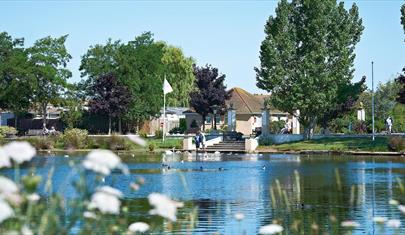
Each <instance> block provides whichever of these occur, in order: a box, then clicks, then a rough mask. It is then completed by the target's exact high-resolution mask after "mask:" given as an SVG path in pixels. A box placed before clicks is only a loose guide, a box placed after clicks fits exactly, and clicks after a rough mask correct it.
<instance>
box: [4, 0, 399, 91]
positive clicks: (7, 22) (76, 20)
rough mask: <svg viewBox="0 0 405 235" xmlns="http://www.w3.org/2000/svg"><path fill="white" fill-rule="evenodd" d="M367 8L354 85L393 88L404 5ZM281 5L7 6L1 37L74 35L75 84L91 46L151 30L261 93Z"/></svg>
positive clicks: (381, 2) (377, 3)
mask: <svg viewBox="0 0 405 235" xmlns="http://www.w3.org/2000/svg"><path fill="white" fill-rule="evenodd" d="M345 2H346V5H347V6H350V5H351V4H352V3H353V2H356V4H357V5H358V6H359V8H360V15H361V17H362V18H363V24H364V26H365V30H364V32H363V35H362V40H361V42H360V43H359V44H358V45H357V48H356V54H357V57H356V61H355V66H354V67H355V69H356V72H355V80H359V79H360V78H361V76H362V75H367V77H368V82H367V84H368V85H369V87H371V61H372V60H373V61H374V63H375V70H374V77H375V81H376V83H377V82H378V81H386V80H388V79H390V78H391V79H392V78H394V77H395V76H396V74H397V73H398V72H400V71H401V69H402V67H404V66H405V42H404V39H405V34H404V32H403V30H402V28H401V25H400V7H401V5H402V4H404V3H405V1H402V0H395V1H390V0H363V1H345ZM276 5H277V1H248V0H245V1H92V0H88V1H84V2H82V1H18V0H15V1H4V0H3V1H0V10H1V14H0V31H7V32H8V33H9V34H11V35H12V36H13V37H24V38H25V39H26V45H27V46H29V45H31V44H32V43H33V42H34V41H35V40H36V39H38V38H41V37H45V36H48V35H51V36H54V37H56V36H60V35H64V34H69V38H68V41H67V48H68V50H69V52H70V53H71V55H72V56H73V59H72V60H71V62H70V63H69V68H70V69H71V70H72V72H73V78H72V79H71V81H72V82H75V81H79V80H80V79H81V78H80V73H79V71H78V68H79V65H80V57H81V55H83V54H84V53H85V52H86V51H87V49H88V47H89V46H90V45H94V44H98V43H105V41H106V40H107V39H108V38H112V39H121V40H123V41H127V40H130V39H133V38H134V37H135V36H136V35H139V34H141V33H142V32H145V31H151V32H153V33H154V35H155V39H156V40H164V41H167V42H168V43H169V44H172V45H175V46H179V47H181V48H182V49H183V51H184V53H185V54H186V55H187V56H192V57H193V58H195V59H196V61H197V63H198V64H199V65H204V64H206V63H209V64H212V65H213V66H215V67H218V68H219V70H220V71H221V72H222V73H224V74H226V76H227V78H226V83H227V86H228V88H231V87H234V86H238V87H242V88H245V89H246V90H248V91H251V92H255V93H264V91H261V90H260V89H258V88H256V85H255V84H256V81H255V80H256V79H255V72H254V70H253V67H254V66H257V65H258V64H259V48H260V43H261V41H262V40H263V38H264V33H263V29H264V24H265V22H266V20H267V18H268V17H269V15H272V14H274V10H275V7H276Z"/></svg>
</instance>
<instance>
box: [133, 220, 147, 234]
mask: <svg viewBox="0 0 405 235" xmlns="http://www.w3.org/2000/svg"><path fill="white" fill-rule="evenodd" d="M128 230H129V231H130V232H133V233H136V232H140V233H144V232H146V231H148V230H149V225H148V224H146V223H144V222H136V223H132V224H131V225H129V227H128Z"/></svg>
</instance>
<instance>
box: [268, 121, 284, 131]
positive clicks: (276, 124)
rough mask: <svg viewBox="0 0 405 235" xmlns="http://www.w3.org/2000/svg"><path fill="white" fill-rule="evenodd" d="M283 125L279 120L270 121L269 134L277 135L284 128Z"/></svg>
mask: <svg viewBox="0 0 405 235" xmlns="http://www.w3.org/2000/svg"><path fill="white" fill-rule="evenodd" d="M284 125H285V121H284V120H280V121H272V122H270V126H269V128H270V133H272V134H279V133H280V131H281V129H283V128H284Z"/></svg>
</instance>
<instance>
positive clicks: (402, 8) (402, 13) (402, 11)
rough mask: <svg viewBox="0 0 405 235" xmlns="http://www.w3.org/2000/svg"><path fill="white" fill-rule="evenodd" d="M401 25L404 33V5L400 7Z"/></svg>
mask: <svg viewBox="0 0 405 235" xmlns="http://www.w3.org/2000/svg"><path fill="white" fill-rule="evenodd" d="M401 24H402V27H403V28H404V32H405V4H404V5H402V7H401Z"/></svg>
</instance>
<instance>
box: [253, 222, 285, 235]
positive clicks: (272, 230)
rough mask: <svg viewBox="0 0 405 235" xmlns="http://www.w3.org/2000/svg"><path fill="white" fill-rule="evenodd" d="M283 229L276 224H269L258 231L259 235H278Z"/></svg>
mask: <svg viewBox="0 0 405 235" xmlns="http://www.w3.org/2000/svg"><path fill="white" fill-rule="evenodd" d="M283 230H284V228H283V227H282V226H281V225H278V224H269V225H265V226H263V227H261V228H260V229H259V234H278V233H281V232H282V231H283Z"/></svg>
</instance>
